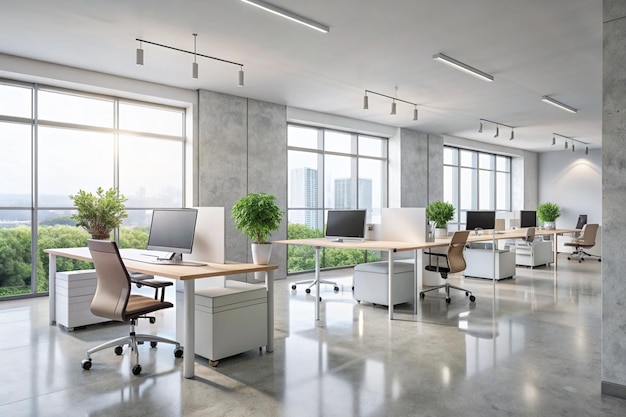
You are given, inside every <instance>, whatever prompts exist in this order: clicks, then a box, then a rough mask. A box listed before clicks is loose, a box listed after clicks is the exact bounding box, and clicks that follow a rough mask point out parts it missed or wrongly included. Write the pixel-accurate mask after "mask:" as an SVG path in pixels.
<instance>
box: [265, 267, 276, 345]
mask: <svg viewBox="0 0 626 417" xmlns="http://www.w3.org/2000/svg"><path fill="white" fill-rule="evenodd" d="M265 286H266V287H267V345H265V350H266V351H267V352H273V351H274V271H266V272H265Z"/></svg>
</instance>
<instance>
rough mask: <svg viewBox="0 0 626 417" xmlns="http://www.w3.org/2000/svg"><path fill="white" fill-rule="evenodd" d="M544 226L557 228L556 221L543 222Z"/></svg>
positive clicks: (545, 227)
mask: <svg viewBox="0 0 626 417" xmlns="http://www.w3.org/2000/svg"><path fill="white" fill-rule="evenodd" d="M543 228H544V229H555V228H556V223H555V222H543Z"/></svg>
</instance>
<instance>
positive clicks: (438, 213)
mask: <svg viewBox="0 0 626 417" xmlns="http://www.w3.org/2000/svg"><path fill="white" fill-rule="evenodd" d="M426 216H427V217H428V220H429V221H431V222H435V227H436V228H437V229H445V228H447V227H448V222H449V221H450V220H452V219H453V218H454V206H453V205H452V204H450V203H445V202H443V201H433V202H432V203H430V204H429V205H428V207H427V208H426Z"/></svg>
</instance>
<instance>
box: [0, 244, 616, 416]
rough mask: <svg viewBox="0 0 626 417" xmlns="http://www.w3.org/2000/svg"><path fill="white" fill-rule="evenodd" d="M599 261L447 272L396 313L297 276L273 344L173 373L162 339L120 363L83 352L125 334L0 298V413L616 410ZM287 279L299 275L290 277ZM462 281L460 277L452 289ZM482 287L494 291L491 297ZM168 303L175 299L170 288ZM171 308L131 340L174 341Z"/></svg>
mask: <svg viewBox="0 0 626 417" xmlns="http://www.w3.org/2000/svg"><path fill="white" fill-rule="evenodd" d="M600 268H601V264H600V263H598V262H595V261H585V262H583V263H582V264H579V263H578V262H568V261H567V260H566V259H565V257H564V256H563V257H562V258H561V260H560V263H559V269H558V272H557V273H554V271H553V269H551V268H549V269H546V268H536V269H532V270H531V269H526V268H518V269H517V275H516V278H515V279H513V280H505V281H500V282H497V283H495V285H494V284H493V282H492V281H488V280H480V279H464V280H460V279H459V278H452V280H453V281H458V282H460V283H461V284H462V286H464V287H467V288H469V289H471V290H472V291H474V294H475V295H476V297H477V302H476V304H475V305H474V306H470V304H469V303H468V301H467V300H466V298H465V296H464V294H461V293H455V294H453V298H452V302H451V304H449V305H448V304H446V303H445V301H444V300H443V293H441V294H434V295H431V294H432V293H430V294H429V295H427V297H426V298H425V299H424V300H421V301H419V302H418V314H417V316H414V315H413V314H412V313H413V306H412V304H405V305H401V306H397V307H396V312H397V315H396V319H397V320H394V321H389V320H388V319H387V308H386V307H383V306H376V305H372V304H368V303H362V304H358V303H356V302H355V301H354V299H353V297H352V291H351V288H350V287H351V285H352V280H351V275H350V271H346V270H342V271H336V272H333V273H330V274H327V276H332V277H333V278H336V279H337V280H338V282H339V286H340V287H341V288H340V289H341V290H340V291H339V292H338V293H335V292H334V291H333V289H332V287H330V286H326V287H325V288H323V290H322V291H323V292H322V297H323V303H322V307H321V317H320V318H321V319H320V321H318V322H316V321H315V320H314V297H313V296H312V295H307V294H306V293H305V291H304V288H305V287H301V288H299V289H298V290H296V291H292V290H291V288H290V287H291V282H292V281H295V280H296V279H295V278H294V279H289V280H281V281H278V282H277V284H276V297H275V298H276V310H275V311H276V326H275V327H276V328H275V336H276V342H275V351H274V352H273V353H269V354H268V353H266V352H259V351H258V350H253V351H249V352H246V353H244V354H240V355H237V356H234V357H231V358H227V359H224V360H222V361H220V364H219V366H218V367H217V368H213V367H210V366H208V361H207V360H205V359H203V358H200V357H197V359H196V378H195V379H193V380H186V379H184V378H183V377H182V360H181V359H176V358H174V356H173V354H172V349H171V347H170V346H159V347H157V348H156V349H150V348H149V347H148V346H142V347H141V348H140V349H141V350H140V357H141V359H142V360H141V363H142V366H143V372H142V374H141V375H140V376H138V377H136V376H133V375H132V373H131V371H130V366H129V355H128V354H125V355H124V356H121V357H117V356H115V355H114V354H113V352H110V353H107V352H101V353H99V354H96V355H94V365H93V368H92V370H91V371H83V370H82V369H81V366H80V361H81V359H82V358H83V357H84V352H85V349H87V348H88V347H91V346H94V345H96V344H98V343H99V342H100V341H103V340H107V339H110V338H113V337H116V336H118V335H120V334H122V333H124V332H125V331H126V330H127V327H126V326H123V325H117V324H104V325H96V326H90V327H88V328H86V329H81V330H76V331H74V332H67V331H65V330H63V329H60V328H58V327H51V326H49V325H48V299H47V298H38V299H28V300H15V301H4V302H0V369H1V374H0V375H1V377H0V378H1V379H0V380H1V381H2V385H1V386H2V389H0V416H12V417H15V416H61V415H63V416H65V415H72V416H168V417H171V416H206V415H211V416H444V415H445V416H557V415H570V416H623V415H626V401H624V400H620V399H616V398H612V397H606V396H602V395H600V320H601V277H600ZM297 279H303V277H302V276H298V277H297ZM461 281H462V282H461ZM494 294H495V297H494ZM171 298H174V297H173V295H172V297H171ZM174 329H175V315H174V311H173V310H171V311H166V312H163V313H160V314H159V315H158V319H157V324H155V325H150V324H149V323H147V322H145V323H142V324H141V325H140V326H139V327H138V331H141V332H155V333H157V332H158V333H159V334H162V335H164V336H166V337H173V336H174V333H175V331H174Z"/></svg>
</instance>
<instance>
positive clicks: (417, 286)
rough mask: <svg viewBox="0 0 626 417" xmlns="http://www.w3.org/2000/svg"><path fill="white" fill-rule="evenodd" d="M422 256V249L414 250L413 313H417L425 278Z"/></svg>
mask: <svg viewBox="0 0 626 417" xmlns="http://www.w3.org/2000/svg"><path fill="white" fill-rule="evenodd" d="M422 258H423V256H422V250H421V249H416V250H415V251H414V252H413V260H414V262H413V265H414V266H413V314H417V303H418V302H419V300H420V297H419V293H420V291H421V289H422V282H423V279H424V272H423V265H422Z"/></svg>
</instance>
